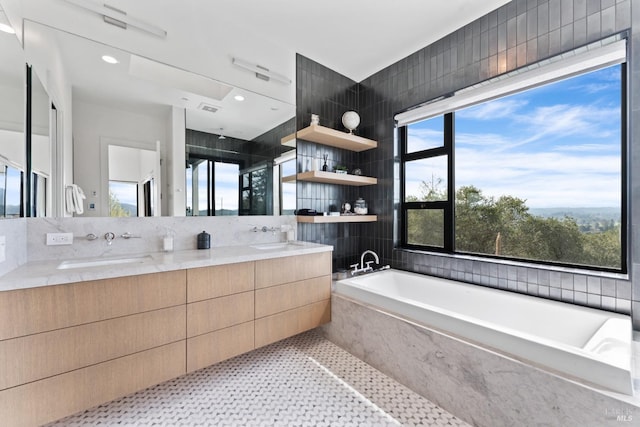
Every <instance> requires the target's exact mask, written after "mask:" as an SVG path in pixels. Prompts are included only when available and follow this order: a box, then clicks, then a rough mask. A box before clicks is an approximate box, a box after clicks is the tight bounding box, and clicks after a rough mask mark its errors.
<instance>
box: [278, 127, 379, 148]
mask: <svg viewBox="0 0 640 427" xmlns="http://www.w3.org/2000/svg"><path fill="white" fill-rule="evenodd" d="M296 138H299V139H304V140H305V141H311V142H315V143H318V144H322V145H328V146H330V147H337V148H343V149H345V150H350V151H356V152H360V151H365V150H371V149H372V148H376V147H378V142H377V141H373V140H371V139H367V138H363V137H361V136H357V135H353V134H349V133H346V132H341V131H339V130H335V129H331V128H328V127H324V126H319V125H311V126H308V127H306V128H304V129H301V130H299V131H298V132H297V133H293V134H291V135H287V136H285V137H284V138H282V139H281V140H280V142H281V144H282V145H287V146H290V147H295V143H296Z"/></svg>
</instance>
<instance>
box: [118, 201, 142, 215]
mask: <svg viewBox="0 0 640 427" xmlns="http://www.w3.org/2000/svg"><path fill="white" fill-rule="evenodd" d="M120 206H122V209H124V210H125V211H127V212H129V216H138V207H137V206H136V205H132V204H129V203H120Z"/></svg>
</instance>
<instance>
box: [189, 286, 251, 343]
mask: <svg viewBox="0 0 640 427" xmlns="http://www.w3.org/2000/svg"><path fill="white" fill-rule="evenodd" d="M253 304H254V295H253V291H251V292H243V293H241V294H235V295H229V296H226V297H220V298H214V299H209V300H205V301H198V302H194V303H191V304H187V337H193V336H196V335H200V334H205V333H207V332H212V331H216V330H218V329H222V328H227V327H229V326H233V325H237V324H239V323H244V322H249V321H251V320H253V312H254V305H253Z"/></svg>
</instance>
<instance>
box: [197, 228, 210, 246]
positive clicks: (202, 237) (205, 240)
mask: <svg viewBox="0 0 640 427" xmlns="http://www.w3.org/2000/svg"><path fill="white" fill-rule="evenodd" d="M209 248H211V235H210V234H209V233H207V232H206V231H203V232H202V233H200V234H198V249H209Z"/></svg>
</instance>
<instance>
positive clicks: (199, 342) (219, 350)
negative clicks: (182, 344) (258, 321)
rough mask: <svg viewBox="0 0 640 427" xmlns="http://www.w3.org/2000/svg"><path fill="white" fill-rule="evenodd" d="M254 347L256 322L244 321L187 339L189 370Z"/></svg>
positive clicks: (211, 363) (208, 364)
mask: <svg viewBox="0 0 640 427" xmlns="http://www.w3.org/2000/svg"><path fill="white" fill-rule="evenodd" d="M253 348H254V324H253V322H247V323H242V324H240V325H236V326H232V327H230V328H225V329H220V330H218V331H215V332H210V333H208V334H204V335H199V336H197V337H194V338H189V339H188V340H187V372H191V371H195V370H197V369H201V368H204V367H207V366H210V365H213V364H215V363H218V362H221V361H223V360H226V359H229V358H231V357H234V356H237V355H239V354H243V353H246V352H248V351H251V350H253Z"/></svg>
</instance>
